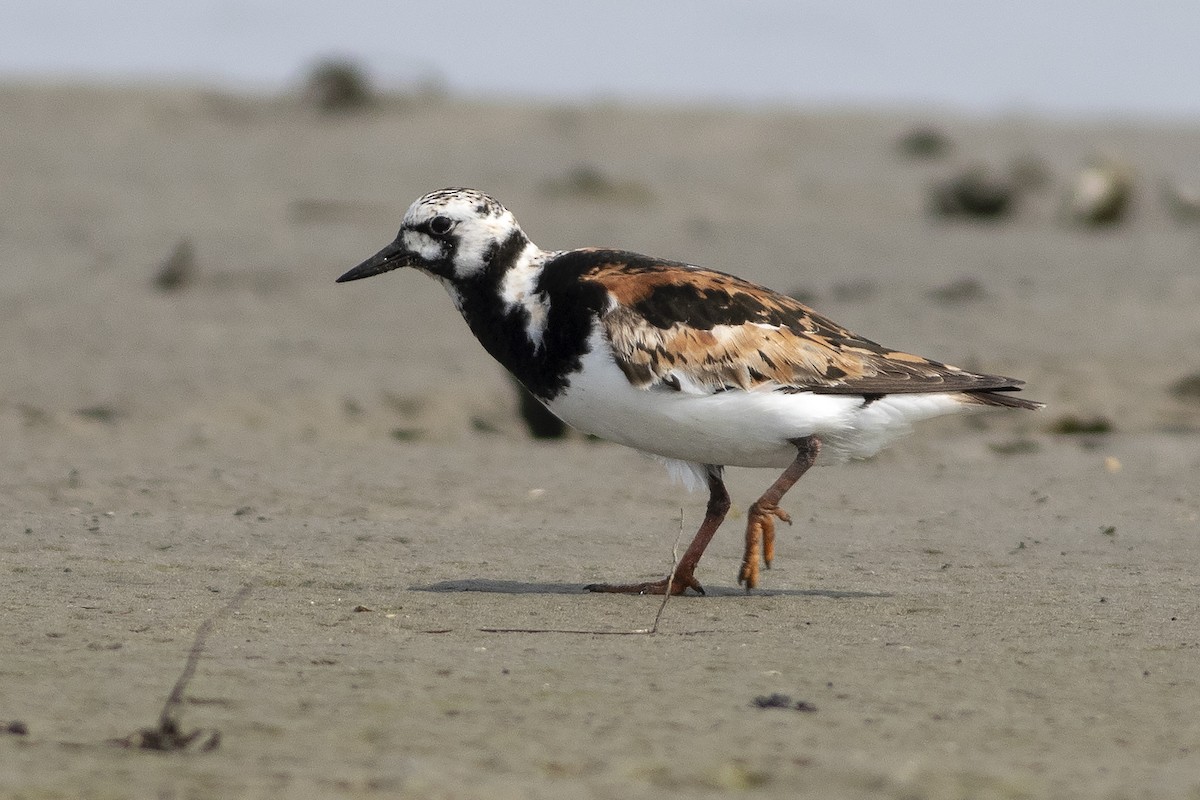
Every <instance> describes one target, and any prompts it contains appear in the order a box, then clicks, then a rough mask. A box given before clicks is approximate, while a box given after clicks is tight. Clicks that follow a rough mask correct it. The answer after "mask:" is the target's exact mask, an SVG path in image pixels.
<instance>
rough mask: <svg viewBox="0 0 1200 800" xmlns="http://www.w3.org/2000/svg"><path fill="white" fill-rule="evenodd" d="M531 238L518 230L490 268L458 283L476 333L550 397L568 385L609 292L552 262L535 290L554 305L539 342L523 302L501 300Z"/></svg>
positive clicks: (532, 387) (528, 384)
mask: <svg viewBox="0 0 1200 800" xmlns="http://www.w3.org/2000/svg"><path fill="white" fill-rule="evenodd" d="M528 243H529V240H528V239H527V238H526V237H525V234H523V233H522V232H521V231H519V230H518V231H514V232H513V233H512V234H511V235H510V236H509V237H508V238H507V239H505V240H504V241H503V242H501V243H499V244H498V245H496V246H495V247H494V248H493V249H492V250H491V251H490V252H489V253H488V254H487V259H488V266H487V268H486V269H484V270H483V271H482V272H481V273H479V274H478V275H476V276H474V277H472V278H471V279H470V280H467V281H459V282H458V283H456V285H455V288H456V289H457V290H458V292H459V293H460V294H461V295H462V298H463V309H462V313H463V317H464V318H465V319H466V321H467V324H468V325H469V326H470V328H471V332H472V333H474V334H475V338H477V339H478V340H479V342H480V344H482V345H483V346H484V349H486V350H487V351H488V353H490V354H491V356H492V357H493V358H495V359H496V360H497V361H499V362H500V364H501V365H503V366H504V367H505V368H506V369H507V370H508V371H509V372H511V373H512V374H513V375H514V376H515V377H516V378H517V380H519V381H520V382H521V383H522V384H524V385H525V388H527V389H529V391H530V392H532V393H533V395H534V396H535V397H537V398H538V399H539V400H542V401H543V402H545V401H549V400H552V399H554V397H556V396H557V395H558V394H559V393H560V392H562V391H563V390H564V389H566V388H567V385H568V383H569V381H568V377H567V376H568V374H569V373H571V372H573V371H575V370H577V369H578V368H579V365H580V360H581V359H582V357H583V355H584V354H585V353H587V351H588V343H587V340H588V336H589V335H590V334H591V328H592V321H593V319H594V318H595V315H596V314H597V313H599V311H600V309H601V308H602V307H603V304H604V302H605V293H604V291H603V290H602V289H601V288H600V287H597V286H591V285H588V284H584V283H580V282H579V281H578V280H577V279H576V277H575V276H574V275H573V274H571V270H570V269H566V270H562V269H559V265H558V264H557V262H556V261H551V262H548V263H547V264H546V267H545V269H544V270H543V272H542V274H541V277H540V279H539V281H538V283H537V286H536V287H535V289H534V290H535V291H536V292H538V293H540V294H544V295H546V296H547V298H548V302H549V307H550V309H549V314H548V317H547V319H546V329H545V332H544V334H543V338H542V343H541V346H540V347H535V346H534V343H533V342H531V341H530V340H529V335H528V333H527V329H528V325H529V312H527V311H526V310H525V309H524V308H522V307H520V306H518V307H516V308H514V309H506V308H504V307H503V306H502V305H501V304H500V303H499V297H500V284H501V282H502V281H503V279H504V275H505V273H506V272H507V271H508V270H509V268H511V267H512V266H513V264H514V263H515V261H516V259H517V257H518V256H519V255H520V254H521V251H522V250H524V249H525V246H526V245H527V244H528ZM568 266H569V265H568ZM589 312H591V313H589Z"/></svg>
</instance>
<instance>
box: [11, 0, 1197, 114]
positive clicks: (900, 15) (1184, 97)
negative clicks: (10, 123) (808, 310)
mask: <svg viewBox="0 0 1200 800" xmlns="http://www.w3.org/2000/svg"><path fill="white" fill-rule="evenodd" d="M1198 50H1200V3H1198V2H1195V0H1156V1H1154V2H1147V3H1132V2H1126V1H1123V0H1093V1H1092V2H1087V0H1042V2H1035V0H1005V2H982V0H903V1H901V0H840V1H839V0H824V1H823V2H817V1H815V0H688V1H687V2H684V1H683V0H677V1H676V2H665V1H662V2H656V0H605V2H595V3H586V2H569V1H567V0H524V1H523V2H518V1H516V0H513V1H511V2H502V1H501V0H492V2H483V1H482V0H457V2H450V3H430V2H420V3H418V2H411V1H407V0H392V2H387V1H386V0H341V2H337V3H320V4H318V3H308V2H287V1H286V0H186V1H185V0H158V1H157V2H146V1H145V0H21V1H15V0H0V79H5V78H8V79H11V78H14V77H17V78H36V79H50V80H88V81H112V80H121V81H138V82H156V83H163V82H187V83H208V84H217V85H221V86H226V87H229V88H234V89H255V90H257V89H266V90H278V89H283V88H288V87H290V86H294V85H296V84H297V83H299V81H300V80H301V79H302V76H303V75H304V71H305V69H306V68H307V67H308V66H310V65H311V64H312V63H313V62H314V60H316V59H318V58H321V57H327V56H340V57H349V58H353V59H355V60H357V61H358V62H359V63H361V64H362V65H363V66H364V67H366V68H367V69H368V70H369V72H370V73H371V74H372V75H373V76H374V77H375V78H376V79H377V80H378V81H379V82H380V83H381V84H383V85H385V86H393V87H403V86H406V85H412V84H414V83H422V82H430V81H432V82H436V83H438V84H440V85H442V86H443V87H444V88H446V89H447V90H449V91H451V92H454V93H458V94H465V95H471V96H496V95H500V96H504V97H524V98H533V99H547V100H554V101H571V102H592V101H596V100H622V101H626V100H627V101H631V102H670V103H695V102H704V103H713V102H716V103H734V104H747V105H754V104H775V105H778V104H783V105H791V106H823V107H829V106H842V107H845V106H878V105H881V104H883V105H887V106H892V107H897V108H904V107H912V106H921V107H935V108H945V109H949V110H957V111H961V112H967V113H983V114H996V113H1008V112H1014V111H1016V112H1025V113H1037V114H1046V115H1075V116H1077V115H1086V116H1123V117H1144V116H1153V117H1168V118H1170V117H1188V118H1192V117H1200V56H1198V55H1197V51H1198Z"/></svg>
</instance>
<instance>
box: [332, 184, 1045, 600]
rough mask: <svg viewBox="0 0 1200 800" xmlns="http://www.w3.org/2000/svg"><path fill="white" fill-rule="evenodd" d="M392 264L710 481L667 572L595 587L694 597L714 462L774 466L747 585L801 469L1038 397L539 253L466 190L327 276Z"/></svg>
mask: <svg viewBox="0 0 1200 800" xmlns="http://www.w3.org/2000/svg"><path fill="white" fill-rule="evenodd" d="M400 267H413V268H415V269H417V270H419V271H421V272H424V273H425V274H427V275H430V276H432V277H434V278H436V279H437V280H438V281H440V282H441V283H442V285H443V286H444V287H445V288H446V290H447V291H448V292H449V293H450V297H451V299H452V300H453V301H454V304H455V306H457V307H458V310H459V312H460V313H461V314H462V316H463V319H465V320H466V322H467V325H468V326H470V328H471V331H472V332H473V333H474V334H475V336H476V338H478V339H479V342H480V343H481V344H482V345H483V346H484V348H485V349H486V350H487V351H488V352H489V353H491V354H492V356H493V357H494V358H495V359H496V360H497V361H499V362H500V363H501V364H502V365H503V366H504V367H505V368H506V369H508V371H509V372H511V373H512V374H513V375H514V376H515V377H516V378H517V379H518V380H519V381H520V382H521V383H523V384H524V385H525V386H526V387H528V389H529V390H530V391H531V392H532V393H533V394H534V395H535V396H537V397H538V398H539V399H540V400H541V401H542V402H543V403H545V404H546V406H547V407H548V408H549V409H550V410H551V411H553V412H554V413H555V414H556V415H558V416H559V417H561V418H562V419H563V420H564V421H566V422H567V423H569V424H570V425H572V426H574V427H575V428H578V429H580V430H582V431H585V432H587V433H591V434H595V435H596V436H599V437H601V438H604V439H610V440H612V441H615V442H619V443H621V444H624V445H628V446H629V447H632V448H635V449H637V450H642V451H645V452H647V453H651V454H654V455H657V456H660V457H662V458H664V459H667V460H668V462H671V463H673V465H674V466H682V467H684V468H685V474H687V473H690V474H691V475H693V476H695V477H696V478H699V479H700V480H701V481H702V482H703V483H705V484H707V486H708V508H707V513H706V514H705V517H704V521H703V522H702V523H701V524H700V529H699V530H698V531H697V532H696V535H695V538H694V539H693V540H692V542H691V544H690V545H689V546H688V549H687V551H686V552H685V553H684V555H683V557H682V558H680V560H679V563H678V564H677V565H676V568H675V571H674V579H673V580H670V579H669V578H664V579H662V580H658V581H651V582H646V583H629V584H596V585H592V586H589V587H587V588H588V589H590V590H592V591H603V592H636V593H655V594H661V593H663V592H667V591H670V592H672V593H673V594H681V593H683V592H684V591H685V590H687V589H689V588H690V589H693V590H695V591H696V592H699V593H701V594H703V593H704V589H703V588H702V587H701V586H700V583H699V581H697V580H696V576H695V571H696V565H697V563H698V562H699V561H700V557H701V555H703V553H704V548H705V547H706V546H707V545H708V543H709V541H710V540H711V539H712V537H713V534H715V533H716V531H717V528H718V527H719V526H720V524H721V521H722V520H723V519H724V518H725V514H726V513H727V512H728V511H729V493H728V492H727V491H726V489H725V483H724V481H723V479H722V474H723V472H724V468H725V467H726V466H736V467H776V468H783V473H782V474H781V475H780V476H779V478H778V479H776V481H775V482H774V483H773V484H772V485H771V486H770V488H768V489H767V491H766V492H764V493H763V495H762V496H761V497H759V498H758V500H756V501H755V502H754V503H753V504H751V506H750V508H749V510H748V512H747V523H746V546H745V553H744V556H743V558H742V566H741V570H740V571H739V573H738V582H739V583H741V584H743V585H744V586H745V587H746V589H747V591H749V590H750V589H752V588H754V587H755V586H757V585H758V579H759V563H760V561H761V562H762V563H765V564H766V566H768V567H769V566H770V564H771V560H772V558H773V557H774V552H775V520H776V519H779V520H783V521H784V522H791V519H790V518H789V516H788V515H787V513H786V512H784V511H783V509H781V508H780V507H779V501H780V500H781V499H782V498H783V495H784V493H786V492H787V491H788V489H790V488H791V487H792V485H793V484H794V483H796V481H797V480H799V479H800V477H801V476H802V475H803V474H804V473H805V472H806V471H807V470H808V468H809V467H811V466H812V465H813V464H814V463H825V462H834V463H835V462H839V461H844V460H846V459H849V458H863V457H867V456H871V455H873V454H875V453H876V452H878V451H879V450H880V449H881V448H882V447H884V446H885V445H886V444H888V443H889V442H890V441H891V440H893V439H894V438H896V437H897V436H898V435H900V434H902V433H904V432H905V431H907V430H908V428H909V426H910V424H911V423H912V422H914V421H917V420H922V419H927V418H929V417H936V416H939V415H942V414H950V413H954V412H956V411H961V410H965V409H970V408H982V407H985V406H999V407H1002V408H1028V409H1033V408H1039V407H1040V406H1041V404H1040V403H1035V402H1032V401H1030V400H1025V399H1022V398H1019V397H1015V396H1014V395H1013V392H1016V391H1018V390H1019V388H1020V386H1021V383H1022V382H1021V381H1019V380H1016V379H1014V378H1005V377H1001V376H999V375H983V374H979V373H974V372H967V371H966V370H962V369H959V368H957V367H952V366H949V365H948V364H942V363H939V362H937V361H931V360H930V359H927V358H922V357H920V356H915V355H911V354H909V353H904V352H901V351H898V350H892V349H890V348H887V347H883V346H882V345H879V344H876V343H875V342H873V341H871V340H869V339H864V338H862V337H861V336H858V335H856V334H854V333H851V332H850V331H848V330H846V329H845V328H843V327H841V326H839V325H837V324H836V323H834V322H832V321H830V320H828V319H826V318H825V317H823V316H821V315H819V314H818V313H816V312H815V311H813V310H812V309H810V308H808V307H807V306H805V305H803V304H802V303H800V302H798V301H796V300H793V299H792V298H790V297H787V296H785V295H781V294H777V293H776V292H773V291H771V290H770V289H765V288H763V287H761V286H757V285H755V284H753V283H750V282H749V281H745V280H742V279H741V278H737V277H734V276H733V275H727V274H725V273H723V272H716V271H714V270H708V269H702V268H700V267H695V266H692V265H690V264H681V263H679V262H675V261H665V260H662V259H656V258H650V257H647V256H643V255H638V254H636V253H630V252H626V251H623V250H603V249H598V248H584V249H580V250H557V251H546V250H542V249H540V248H539V247H538V246H537V245H535V244H534V243H533V242H531V241H530V240H529V238H528V237H527V236H526V235H525V232H524V231H522V230H521V227H520V225H518V224H517V220H516V219H515V218H514V217H513V215H512V214H511V213H510V212H509V211H508V210H507V209H506V208H505V207H504V206H502V205H500V203H498V202H497V201H496V200H494V199H493V198H491V197H489V196H488V195H486V194H483V193H482V192H478V191H475V190H474V189H456V188H452V189H441V190H439V191H436V192H430V193H429V194H427V195H425V196H424V197H422V198H420V199H419V200H417V201H416V202H415V203H413V204H412V206H411V207H409V209H408V211H407V213H405V215H404V220H403V222H402V223H401V225H400V233H399V234H398V235H397V236H396V239H395V241H393V242H392V243H391V244H389V245H387V246H386V247H384V248H383V249H382V250H380V251H379V252H378V253H376V254H375V255H373V256H371V257H370V258H368V259H367V260H366V261H364V262H363V263H361V264H359V265H358V266H357V267H355V268H354V269H352V270H350V271H349V272H347V273H346V274H344V275H342V276H341V277H340V278H338V282H344V281H353V280H358V279H360V278H368V277H370V276H372V275H378V274H380V273H382V272H387V271H389V270H393V269H398V268H400ZM668 583H669V584H670V585H668Z"/></svg>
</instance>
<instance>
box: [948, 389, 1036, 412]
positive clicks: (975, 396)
mask: <svg viewBox="0 0 1200 800" xmlns="http://www.w3.org/2000/svg"><path fill="white" fill-rule="evenodd" d="M1016 391H1020V390H1019V389H1018V388H1017V387H1015V386H1013V387H1011V388H1008V389H992V390H990V391H984V392H963V393H962V396H963V399H964V401H965V402H968V403H972V404H974V405H980V406H996V407H998V408H1025V409H1029V410H1030V411H1033V410H1035V409H1039V408H1045V407H1046V404H1045V403H1039V402H1038V401H1036V400H1026V399H1025V398H1023V397H1016V396H1014V395H1013V392H1016Z"/></svg>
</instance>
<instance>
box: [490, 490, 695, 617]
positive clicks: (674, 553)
mask: <svg viewBox="0 0 1200 800" xmlns="http://www.w3.org/2000/svg"><path fill="white" fill-rule="evenodd" d="M682 539H683V509H682V508H680V509H679V533H677V534H676V535H675V543H674V544H673V545H671V573H670V574H669V575H668V576H667V591H666V592H664V593H663V599H662V602H661V603H659V604H658V612H657V613H656V614H655V615H654V622H652V623H651V624H650V627H649V628H634V629H633V630H631V631H589V630H583V629H578V628H480V629H479V630H480V631H482V632H483V633H576V634H587V635H589V636H648V635H650V634H655V633H658V623H659V620H661V619H662V615H663V612H664V611H666V610H667V602H668V601H669V600H670V599H671V586H672V584H674V583H675V571H676V570H677V569H679V542H680V541H681V540H682Z"/></svg>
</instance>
